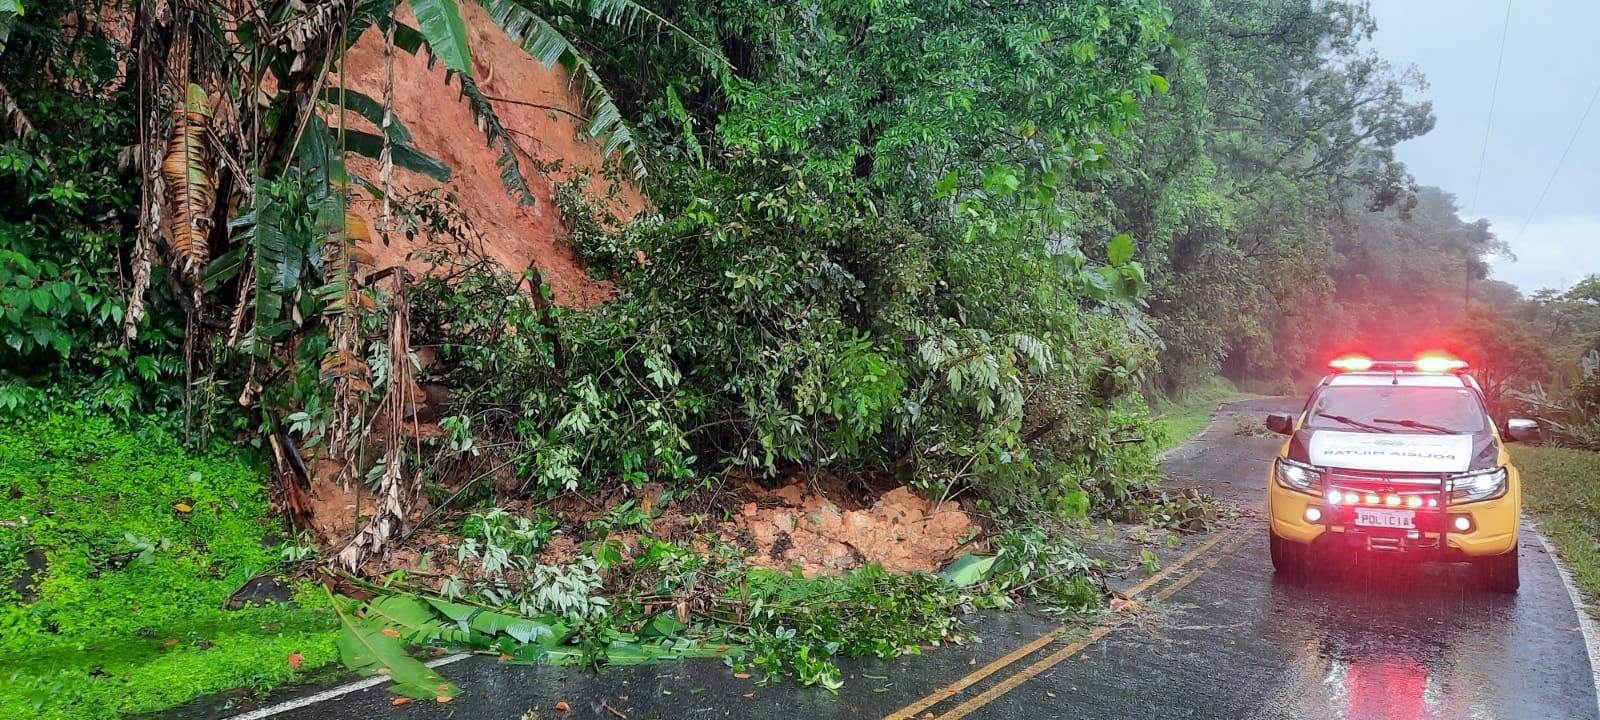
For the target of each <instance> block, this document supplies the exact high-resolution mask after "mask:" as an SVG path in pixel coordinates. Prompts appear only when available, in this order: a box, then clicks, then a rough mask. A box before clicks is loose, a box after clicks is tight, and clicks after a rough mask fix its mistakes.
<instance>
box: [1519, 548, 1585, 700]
mask: <svg viewBox="0 0 1600 720" xmlns="http://www.w3.org/2000/svg"><path fill="white" fill-rule="evenodd" d="M1530 524H1531V523H1530ZM1534 534H1535V535H1538V536H1539V544H1541V545H1543V546H1544V552H1545V554H1546V555H1549V556H1550V562H1553V563H1555V565H1556V572H1557V573H1559V574H1560V575H1561V584H1562V585H1563V586H1565V587H1566V588H1567V596H1568V597H1570V598H1572V609H1573V611H1574V612H1576V613H1577V615H1578V629H1579V630H1580V631H1582V632H1583V646H1584V649H1585V650H1587V651H1588V653H1589V672H1590V673H1592V674H1593V675H1594V693H1595V705H1596V709H1600V625H1597V624H1596V623H1595V620H1594V616H1593V615H1591V614H1589V609H1590V604H1589V601H1588V600H1586V599H1584V597H1583V592H1582V591H1580V590H1578V585H1577V583H1574V582H1573V580H1572V572H1571V571H1570V570H1568V569H1567V564H1566V563H1564V562H1562V561H1561V556H1560V555H1557V554H1556V548H1555V546H1554V545H1551V544H1550V540H1549V539H1547V538H1546V537H1545V536H1544V533H1543V532H1541V531H1540V530H1539V529H1538V526H1534Z"/></svg>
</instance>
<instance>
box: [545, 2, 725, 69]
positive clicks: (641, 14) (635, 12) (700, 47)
mask: <svg viewBox="0 0 1600 720" xmlns="http://www.w3.org/2000/svg"><path fill="white" fill-rule="evenodd" d="M556 4H557V5H559V6H565V7H569V8H572V9H574V10H576V11H578V12H582V13H583V14H585V15H588V16H589V17H592V18H594V19H596V20H599V21H601V22H604V23H606V24H608V25H615V26H617V27H621V28H628V27H631V26H632V25H633V24H634V23H636V22H639V21H640V20H641V19H643V20H644V21H646V22H648V23H649V24H651V25H654V26H656V28H657V29H659V30H666V31H668V32H670V33H671V34H672V35H674V36H676V37H677V38H678V39H680V40H682V41H684V42H686V43H688V44H689V45H690V46H691V47H693V48H694V50H695V55H696V56H697V57H698V58H699V60H700V62H701V64H703V65H704V66H705V67H706V69H708V70H710V71H711V72H712V74H714V75H716V76H717V78H718V79H719V80H720V79H724V78H726V77H727V76H728V75H729V74H731V72H732V70H733V63H730V62H728V59H727V58H725V57H723V56H722V53H720V52H718V51H717V50H715V49H714V48H712V47H711V46H709V45H707V44H705V43H703V42H700V40H699V39H698V38H696V37H695V36H693V35H690V34H689V31H687V30H684V29H683V28H680V27H678V26H677V25H675V24H673V22H672V21H671V20H668V19H666V18H664V17H662V16H661V15H659V14H657V13H656V12H654V11H652V10H651V9H650V8H647V7H645V6H643V5H640V4H639V3H636V2H634V1H633V0H557V3H556Z"/></svg>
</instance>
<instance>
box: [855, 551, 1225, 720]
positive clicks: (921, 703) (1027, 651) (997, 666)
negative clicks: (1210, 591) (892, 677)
mask: <svg viewBox="0 0 1600 720" xmlns="http://www.w3.org/2000/svg"><path fill="white" fill-rule="evenodd" d="M1243 533H1244V530H1243V529H1235V530H1228V531H1224V532H1221V533H1217V536H1216V537H1213V538H1211V539H1210V540H1207V541H1205V542H1204V543H1202V544H1201V545H1200V547H1197V548H1195V549H1194V550H1191V551H1190V552H1188V553H1187V554H1185V555H1184V556H1183V557H1180V558H1178V559H1177V560H1174V561H1172V562H1171V563H1170V564H1168V565H1167V566H1166V567H1164V568H1162V569H1160V570H1159V571H1157V572H1156V573H1155V574H1153V575H1151V576H1150V577H1147V578H1145V579H1144V580H1143V581H1142V582H1140V583H1139V584H1137V585H1134V586H1133V587H1131V588H1129V589H1128V591H1127V592H1126V593H1124V594H1125V595H1126V596H1127V597H1129V598H1133V597H1137V596H1138V595H1139V593H1142V592H1144V591H1146V590H1149V589H1150V588H1151V586H1153V585H1155V584H1156V583H1159V582H1161V581H1162V580H1165V579H1166V578H1167V576H1169V575H1171V574H1172V573H1174V572H1177V571H1178V570H1179V569H1181V568H1183V567H1184V566H1185V565H1188V564H1189V563H1191V562H1194V559H1195V558H1197V557H1200V556H1201V555H1202V554H1204V553H1205V552H1206V551H1207V550H1210V549H1211V548H1213V547H1215V546H1216V544H1217V543H1219V542H1222V541H1223V540H1224V539H1227V538H1231V537H1236V536H1240V535H1242V534H1243ZM1067 629H1068V626H1067V625H1065V624H1063V625H1062V626H1061V627H1058V628H1056V629H1055V630H1052V631H1050V632H1048V633H1045V634H1044V635H1042V636H1040V637H1039V638H1038V639H1036V640H1034V641H1033V642H1030V643H1028V644H1027V645H1023V646H1022V647H1019V648H1017V649H1015V650H1012V651H1011V652H1009V653H1006V654H1005V655H1004V656H1002V657H1000V658H999V659H997V660H995V661H993V662H991V663H989V664H988V665H984V666H983V667H981V668H978V669H977V670H974V671H972V672H971V673H969V674H968V675H967V676H966V677H963V678H961V679H960V680H957V681H955V682H953V683H950V684H949V685H946V686H944V687H941V688H939V689H938V690H935V691H933V692H932V693H929V694H928V695H927V697H924V698H922V699H921V700H918V701H916V702H914V703H911V704H910V705H907V706H905V707H903V708H901V709H899V710H896V711H895V712H893V713H890V714H888V715H886V716H884V720H909V718H912V717H914V716H915V715H916V714H917V713H919V712H922V711H923V710H927V709H928V708H930V707H933V706H934V705H937V704H939V702H940V701H943V700H945V699H947V698H949V697H951V696H953V695H956V694H957V693H960V692H961V691H962V690H965V689H967V688H969V687H972V686H973V685H974V684H976V683H978V682H980V681H982V680H983V679H984V678H986V677H989V676H990V675H993V674H995V673H996V672H998V671H1000V670H1002V669H1004V668H1005V667H1006V666H1008V665H1011V664H1013V663H1016V662H1017V661H1018V660H1021V659H1023V658H1025V657H1027V656H1029V655H1032V654H1033V653H1035V652H1038V650H1039V649H1040V648H1042V647H1044V646H1046V645H1049V644H1050V643H1052V642H1055V640H1056V636H1057V635H1059V634H1060V633H1062V632H1065V631H1066V630H1067ZM1096 632H1098V633H1099V635H1096V634H1095V633H1096ZM1104 634H1105V633H1104V632H1103V631H1101V630H1096V631H1095V632H1091V633H1090V634H1089V637H1086V638H1084V640H1082V641H1079V642H1093V641H1094V640H1098V639H1100V637H1101V636H1103V635H1104ZM1076 644H1077V643H1074V645H1076ZM1068 647H1072V646H1071V645H1069V646H1068Z"/></svg>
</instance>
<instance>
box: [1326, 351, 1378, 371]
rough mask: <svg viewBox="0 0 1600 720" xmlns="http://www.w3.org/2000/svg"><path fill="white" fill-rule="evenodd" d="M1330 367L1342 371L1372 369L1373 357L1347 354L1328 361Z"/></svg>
mask: <svg viewBox="0 0 1600 720" xmlns="http://www.w3.org/2000/svg"><path fill="white" fill-rule="evenodd" d="M1328 367H1331V368H1333V369H1335V370H1338V371H1340V372H1365V371H1367V370H1371V369H1372V358H1369V357H1362V356H1360V355H1346V356H1344V357H1342V358H1339V359H1337V360H1334V361H1333V362H1330V363H1328Z"/></svg>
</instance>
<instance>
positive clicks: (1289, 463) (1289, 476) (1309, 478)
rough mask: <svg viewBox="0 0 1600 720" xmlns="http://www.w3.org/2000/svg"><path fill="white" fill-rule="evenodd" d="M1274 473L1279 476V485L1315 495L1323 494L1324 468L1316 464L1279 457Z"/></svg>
mask: <svg viewBox="0 0 1600 720" xmlns="http://www.w3.org/2000/svg"><path fill="white" fill-rule="evenodd" d="M1273 475H1275V476H1277V478H1278V484H1279V485H1282V486H1284V487H1286V488H1289V489H1290V490H1299V491H1300V492H1308V493H1311V494H1313V495H1320V494H1322V490H1321V488H1322V470H1320V469H1318V468H1317V467H1316V466H1314V465H1306V464H1305V463H1297V462H1295V461H1293V460H1285V459H1283V458H1278V462H1277V466H1276V468H1275V469H1274V470H1273Z"/></svg>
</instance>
